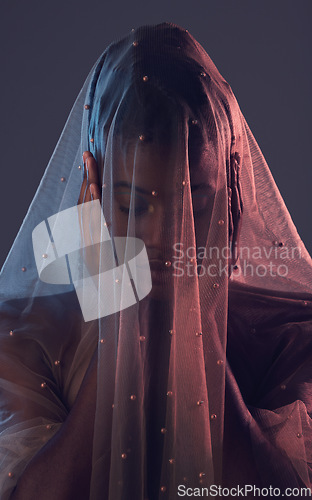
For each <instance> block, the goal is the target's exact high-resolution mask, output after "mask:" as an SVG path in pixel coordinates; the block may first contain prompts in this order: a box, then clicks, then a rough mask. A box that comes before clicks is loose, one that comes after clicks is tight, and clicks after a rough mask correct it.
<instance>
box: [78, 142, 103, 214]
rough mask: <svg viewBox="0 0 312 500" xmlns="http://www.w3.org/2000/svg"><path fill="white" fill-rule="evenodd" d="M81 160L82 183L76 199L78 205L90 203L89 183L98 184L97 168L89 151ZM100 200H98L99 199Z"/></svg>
mask: <svg viewBox="0 0 312 500" xmlns="http://www.w3.org/2000/svg"><path fill="white" fill-rule="evenodd" d="M82 158H83V166H84V169H83V181H82V185H81V189H80V194H79V197H78V205H79V204H81V203H86V202H88V201H91V192H90V191H89V186H90V184H91V183H95V184H98V182H99V181H98V168H97V163H96V161H95V159H94V157H93V155H92V153H91V152H90V151H85V152H84V153H83V155H82ZM99 199H100V198H99Z"/></svg>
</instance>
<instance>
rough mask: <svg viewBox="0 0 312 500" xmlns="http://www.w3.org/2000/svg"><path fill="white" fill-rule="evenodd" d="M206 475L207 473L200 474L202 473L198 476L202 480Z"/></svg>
mask: <svg viewBox="0 0 312 500" xmlns="http://www.w3.org/2000/svg"><path fill="white" fill-rule="evenodd" d="M205 475H206V474H205V472H200V473H199V474H198V476H199V478H200V479H201V478H203V477H205Z"/></svg>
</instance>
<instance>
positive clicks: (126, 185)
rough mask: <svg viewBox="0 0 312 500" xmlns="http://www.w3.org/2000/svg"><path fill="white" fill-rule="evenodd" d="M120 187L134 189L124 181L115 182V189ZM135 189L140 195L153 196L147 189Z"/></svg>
mask: <svg viewBox="0 0 312 500" xmlns="http://www.w3.org/2000/svg"><path fill="white" fill-rule="evenodd" d="M118 187H127V188H129V189H132V184H129V182H124V181H122V182H115V184H114V188H118ZM134 189H135V191H137V192H138V193H143V194H149V195H151V194H152V193H151V192H150V191H147V190H146V189H143V188H140V187H138V186H134Z"/></svg>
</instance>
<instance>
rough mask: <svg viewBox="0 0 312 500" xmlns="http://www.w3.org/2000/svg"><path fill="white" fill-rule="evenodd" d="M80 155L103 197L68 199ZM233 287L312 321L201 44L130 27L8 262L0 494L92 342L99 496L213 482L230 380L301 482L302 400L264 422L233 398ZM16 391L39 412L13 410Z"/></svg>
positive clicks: (284, 224) (261, 162)
mask: <svg viewBox="0 0 312 500" xmlns="http://www.w3.org/2000/svg"><path fill="white" fill-rule="evenodd" d="M86 150H88V151H91V153H92V154H93V155H94V157H95V159H96V161H97V165H98V168H99V173H100V176H101V193H102V202H101V204H100V203H99V202H97V203H96V202H95V201H94V202H91V203H89V204H82V205H80V206H77V200H78V196H79V193H80V189H81V184H82V177H83V170H84V166H83V163H82V153H83V152H84V151H86ZM143 191H144V192H143ZM240 203H241V204H240ZM229 206H230V207H231V208H232V210H229ZM233 213H236V214H238V219H239V231H238V232H239V238H238V233H237V234H236V231H237V228H236V222H235V220H233ZM233 235H235V238H233ZM231 241H232V242H234V243H235V248H233V244H232V248H231V244H230V242H231ZM233 254H235V258H234V259H233V260H231V256H232V255H233ZM229 263H230V264H231V265H230V267H229ZM240 293H243V294H247V295H248V297H252V296H253V294H257V296H258V297H260V296H261V297H262V300H264V297H266V298H267V297H272V298H273V299H272V300H279V303H280V304H281V307H282V304H283V303H284V302H283V301H284V300H285V301H287V300H291V301H293V304H296V307H300V308H301V309H302V310H304V311H307V314H308V313H309V314H310V315H311V305H310V304H311V302H310V301H311V293H312V262H311V258H310V256H309V254H308V252H307V251H306V249H305V247H304V244H303V242H302V241H301V239H300V237H299V235H298V233H297V231H296V228H295V226H294V224H293V222H292V220H291V217H290V215H289V213H288V211H287V208H286V206H285V204H284V202H283V200H282V198H281V195H280V193H279V191H278V188H277V186H276V184H275V182H274V180H273V177H272V175H271V173H270V170H269V168H268V165H267V163H266V161H265V159H264V157H263V155H262V153H261V151H260V148H259V146H258V144H257V142H256V140H255V138H254V136H253V134H252V132H251V130H250V129H249V126H248V124H247V123H246V120H245V119H244V117H243V115H242V113H241V111H240V108H239V105H238V103H237V101H236V99H235V97H234V95H233V92H232V90H231V87H230V86H229V84H228V83H227V82H226V81H225V80H224V78H223V77H222V76H221V75H220V73H219V72H218V70H217V68H216V67H215V65H214V63H213V62H212V60H211V59H210V57H209V56H208V55H207V53H206V52H205V51H204V49H203V48H202V47H201V46H200V44H199V43H198V42H197V41H196V40H195V39H194V38H193V37H192V35H191V34H190V33H189V32H188V31H187V30H184V29H182V28H180V27H178V26H176V25H173V24H171V23H162V24H159V25H157V26H144V27H141V28H138V29H135V30H132V31H131V32H130V33H129V34H128V35H127V36H126V37H124V38H122V39H120V40H118V41H116V42H114V43H112V44H111V45H110V46H109V47H108V48H107V49H106V50H105V51H104V52H103V54H102V55H101V57H100V58H99V59H98V61H96V63H95V65H94V66H93V68H92V69H91V71H90V74H89V76H88V77H87V80H86V81H85V83H84V85H83V87H82V90H81V92H80V94H79V96H78V97H77V100H76V102H75V103H74V106H73V108H72V111H71V113H70V115H69V118H68V120H67V122H66V124H65V127H64V130H63V132H62V134H61V136H60V139H59V141H58V143H57V145H56V148H55V151H54V153H53V155H52V157H51V160H50V162H49V164H48V166H47V168H46V170H45V172H44V175H43V178H42V180H41V183H40V185H39V187H38V190H37V192H36V195H35V197H34V200H33V202H32V204H31V206H30V207H29V210H28V212H27V215H26V217H25V219H24V221H23V224H22V226H21V228H20V231H19V233H18V235H17V237H16V239H15V242H14V244H13V246H12V248H11V251H10V253H9V255H8V257H7V259H6V261H5V264H4V266H3V268H2V272H1V283H0V294H1V330H0V342H1V348H0V357H1V363H3V366H4V365H5V366H7V367H8V373H9V375H8V376H7V377H6V378H5V377H2V376H1V377H2V378H0V387H1V391H2V392H3V395H4V397H3V398H2V401H1V402H0V416H1V419H0V464H1V473H0V478H1V487H2V494H3V498H6V496H5V495H6V494H8V492H9V491H11V490H12V488H13V487H14V484H15V483H16V481H17V479H18V477H19V475H20V474H21V473H22V471H23V469H24V467H25V465H26V464H27V462H28V461H29V460H30V458H31V457H32V456H33V455H34V454H35V453H36V451H37V450H38V449H40V447H41V446H43V444H44V443H45V442H47V440H48V439H50V438H51V437H52V435H53V433H54V432H57V430H58V429H59V428H60V426H61V425H62V422H63V421H64V419H65V418H66V415H67V413H68V411H69V410H70V407H71V405H72V404H73V401H74V400H75V397H76V394H77V391H78V389H79V386H80V383H81V380H82V379H83V376H84V374H85V371H86V369H87V366H88V364H89V362H90V359H91V357H92V354H93V352H94V351H95V350H96V349H97V351H98V388H97V410H96V421H95V430H94V449H93V470H92V481H91V491H90V498H91V499H92V500H97V499H100V498H108V499H109V500H118V499H128V498H135V499H137V500H139V499H142V500H144V499H146V498H150V500H151V499H154V498H158V497H159V498H176V494H177V488H178V485H180V484H186V485H189V486H190V487H193V488H194V487H205V486H209V485H212V484H221V483H222V477H223V476H224V466H223V463H224V460H223V453H224V419H225V411H226V410H225V408H226V398H225V395H226V392H225V386H226V373H228V377H229V384H230V386H231V387H232V389H233V388H234V389H233V391H234V393H236V395H237V398H238V400H239V401H240V403H239V405H240V407H244V412H245V413H244V415H245V417H244V418H245V422H247V423H248V425H249V430H248V435H249V436H250V434H251V435H252V429H253V426H255V425H256V426H257V429H258V431H259V432H260V434H261V435H262V436H268V435H269V436H271V437H270V439H271V442H274V446H275V448H276V449H278V450H282V453H283V456H287V457H288V458H289V460H290V462H291V464H292V466H293V468H294V470H295V471H296V473H297V474H298V476H299V477H300V480H301V481H302V483H303V484H306V485H309V462H311V444H310V441H311V439H310V438H309V437H308V436H307V438H306V439H305V431H303V429H309V428H310V425H311V424H310V417H309V415H308V413H307V410H306V407H305V404H304V403H303V402H302V401H299V398H298V400H296V401H294V402H291V401H289V404H288V405H286V404H285V405H283V406H281V407H276V408H269V407H266V406H262V407H260V408H261V410H257V411H258V414H257V413H256V412H255V411H254V410H253V409H252V408H251V407H249V406H248V405H246V406H244V403H243V402H242V401H241V399H239V398H240V396H239V395H238V394H239V389H238V387H237V385H236V384H237V382H236V381H235V377H234V375H233V374H232V372H231V369H230V367H229V365H228V364H227V362H226V349H227V334H228V330H229V324H228V323H229V318H230V317H231V316H229V314H228V307H229V298H230V297H231V296H233V297H239V296H240V295H239V294H240ZM266 300H267V299H266ZM241 305H242V308H241V311H242V312H241V317H243V323H242V324H243V327H242V328H244V325H245V326H246V328H247V329H248V330H249V329H250V328H251V326H252V327H253V326H254V325H251V323H255V322H256V321H257V319H256V318H255V316H254V315H252V313H250V312H249V313H248V315H246V316H244V311H245V309H244V307H243V304H241ZM235 307H238V310H240V305H239V304H238V305H237V304H236V303H235ZM268 314H269V313H268ZM310 317H311V316H310ZM289 321H290V319H289ZM255 327H256V326H255ZM26 352H27V353H28V354H27V355H25V353H26ZM38 353H39V354H38ZM42 359H44V360H45V368H44V369H43V368H42ZM16 373H18V374H19V375H18V376H17V375H16ZM233 377H234V378H233ZM231 381H232V382H231ZM17 395H18V397H19V398H20V401H21V405H24V408H29V407H30V406H31V405H38V406H39V407H40V408H41V412H38V417H37V418H28V417H27V411H22V410H21V409H20V408H19V409H17V410H16V411H15V410H14V409H12V407H14V405H13V406H12V401H14V398H16V396H17ZM290 414H291V415H292V422H294V421H295V422H296V424H294V425H293V427H292V426H291V424H290V423H289V422H290V420H289V419H288V417H289V415H290ZM287 419H288V420H287ZM285 422H287V426H288V427H287V428H286V424H285ZM278 423H279V424H282V425H280V427H279V428H280V429H281V431H279V430H276V429H277V427H278ZM246 425H247V424H246ZM299 427H300V429H301V430H298V429H299ZM273 428H274V429H275V430H274V433H273ZM259 429H260V430H259ZM272 433H273V434H274V437H272V435H273V434H272ZM283 433H284V434H283ZM285 433H286V434H285ZM298 433H303V437H304V439H301V440H298V438H297V434H298ZM286 435H287V443H289V444H286V440H285V436H286ZM248 439H249V438H248ZM251 439H253V438H251ZM299 441H300V442H299ZM13 442H14V443H16V442H18V443H19V444H18V449H17V448H16V447H14V446H13V444H12V443H13ZM253 443H254V444H253V446H254V454H255V455H256V454H257V450H258V451H259V449H260V448H258V444H257V443H258V441H253ZM294 447H295V448H294ZM261 460H262V459H261ZM264 461H265V459H263V460H262V461H261V462H260V463H258V466H257V474H258V477H260V479H261V481H262V483H264V484H265V482H266V481H267V480H268V479H267V478H268V476H267V475H266V474H267V473H266V471H265V468H264V466H263V464H264ZM12 471H13V473H11V472H12ZM1 498H2V497H1Z"/></svg>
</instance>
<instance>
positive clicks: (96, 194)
mask: <svg viewBox="0 0 312 500" xmlns="http://www.w3.org/2000/svg"><path fill="white" fill-rule="evenodd" d="M89 190H90V194H91V199H92V200H100V199H101V192H100V188H99V185H98V184H95V183H94V182H93V183H92V184H90V187H89Z"/></svg>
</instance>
